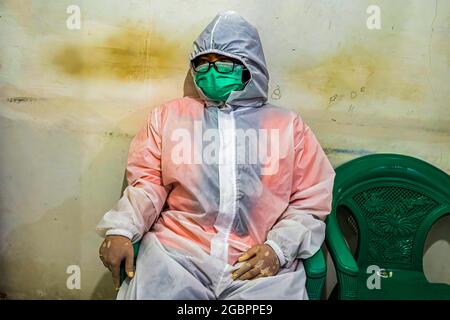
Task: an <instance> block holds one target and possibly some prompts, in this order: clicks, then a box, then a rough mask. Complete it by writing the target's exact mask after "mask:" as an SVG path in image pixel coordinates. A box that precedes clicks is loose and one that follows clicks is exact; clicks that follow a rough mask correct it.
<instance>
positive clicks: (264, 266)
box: [231, 244, 280, 280]
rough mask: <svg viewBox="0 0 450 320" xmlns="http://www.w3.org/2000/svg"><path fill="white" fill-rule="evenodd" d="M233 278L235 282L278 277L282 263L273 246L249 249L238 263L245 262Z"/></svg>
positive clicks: (264, 245) (257, 246)
mask: <svg viewBox="0 0 450 320" xmlns="http://www.w3.org/2000/svg"><path fill="white" fill-rule="evenodd" d="M243 261H246V262H245V263H243V264H242V265H241V266H240V268H239V269H237V270H235V271H234V272H233V273H232V275H231V277H232V279H233V280H251V279H257V278H261V277H269V276H273V275H276V274H277V273H278V271H279V270H280V261H279V260H278V256H277V254H276V253H275V251H274V250H273V249H272V247H271V246H269V245H267V244H258V245H256V246H253V247H251V248H250V249H248V250H247V251H246V252H244V254H243V255H242V256H240V257H239V259H238V262H243Z"/></svg>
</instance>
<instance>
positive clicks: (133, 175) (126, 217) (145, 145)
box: [96, 108, 170, 243]
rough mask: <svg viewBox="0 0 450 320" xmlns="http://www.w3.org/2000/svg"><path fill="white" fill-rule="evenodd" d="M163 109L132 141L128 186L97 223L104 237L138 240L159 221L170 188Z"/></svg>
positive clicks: (156, 110)
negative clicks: (166, 178)
mask: <svg viewBox="0 0 450 320" xmlns="http://www.w3.org/2000/svg"><path fill="white" fill-rule="evenodd" d="M161 120H162V116H161V111H160V108H156V109H154V110H153V111H152V112H151V113H150V115H149V117H148V119H147V123H146V125H145V126H144V127H143V128H142V129H141V130H140V131H139V132H138V133H137V134H136V136H135V137H134V138H133V140H132V141H131V144H130V148H129V152H128V161H127V168H126V176H127V181H128V186H127V187H126V188H125V190H124V192H123V196H122V197H121V198H120V200H119V201H118V202H117V203H116V205H115V206H114V207H113V208H112V209H111V210H109V211H108V212H106V213H105V215H104V216H103V218H102V219H101V221H100V222H99V224H98V225H97V229H96V230H97V233H98V234H99V235H100V236H102V237H105V236H108V235H122V236H125V237H127V238H129V239H130V240H131V241H132V242H133V243H134V242H136V241H139V240H140V239H141V238H142V236H143V235H144V233H146V232H147V231H149V229H150V228H151V227H152V225H153V223H154V222H155V221H156V220H157V218H158V216H159V214H160V213H161V210H162V208H163V206H164V203H165V201H166V198H167V195H168V193H169V191H170V188H169V187H168V186H164V185H163V182H162V176H161V142H162V141H161V127H162V124H161Z"/></svg>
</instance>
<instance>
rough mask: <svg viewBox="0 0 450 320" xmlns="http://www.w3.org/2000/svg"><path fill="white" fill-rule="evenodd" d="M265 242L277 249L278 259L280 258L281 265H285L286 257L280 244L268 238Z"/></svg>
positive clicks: (274, 249)
mask: <svg viewBox="0 0 450 320" xmlns="http://www.w3.org/2000/svg"><path fill="white" fill-rule="evenodd" d="M264 243H265V244H267V245H269V246H270V247H271V248H272V249H273V251H275V253H276V254H277V256H278V260H280V266H281V267H282V266H284V264H285V263H286V258H285V257H284V253H283V251H282V250H281V248H280V246H279V245H278V244H276V242H274V241H272V240H267V241H266V242H264Z"/></svg>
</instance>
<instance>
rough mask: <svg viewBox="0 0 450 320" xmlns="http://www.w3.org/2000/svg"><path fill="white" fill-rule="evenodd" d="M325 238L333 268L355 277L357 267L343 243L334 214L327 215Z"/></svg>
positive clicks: (357, 271) (357, 270)
mask: <svg viewBox="0 0 450 320" xmlns="http://www.w3.org/2000/svg"><path fill="white" fill-rule="evenodd" d="M325 239H326V244H327V247H328V249H329V251H330V254H331V257H332V258H333V262H334V263H335V268H336V269H337V270H338V271H340V272H343V273H345V274H347V275H349V276H353V277H356V276H357V275H358V273H359V267H358V264H357V263H356V261H355V259H354V258H353V255H352V254H351V252H350V249H349V248H348V246H347V244H346V243H345V240H344V237H343V235H342V233H341V230H340V229H339V226H338V224H337V219H336V215H335V214H332V215H329V216H328V218H327V229H326V238H325Z"/></svg>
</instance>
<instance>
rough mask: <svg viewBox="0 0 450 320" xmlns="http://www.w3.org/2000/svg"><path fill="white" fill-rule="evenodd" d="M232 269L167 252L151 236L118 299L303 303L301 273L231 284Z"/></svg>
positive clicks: (286, 272) (209, 260) (207, 259)
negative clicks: (267, 300)
mask: <svg viewBox="0 0 450 320" xmlns="http://www.w3.org/2000/svg"><path fill="white" fill-rule="evenodd" d="M234 269H236V267H233V266H230V265H228V264H226V263H223V262H219V263H218V261H217V259H214V258H212V257H210V256H209V255H207V254H206V253H205V254H204V256H203V257H198V258H193V259H190V258H189V257H188V256H186V255H184V254H177V252H176V250H167V249H166V248H164V246H163V245H162V244H161V243H160V242H159V240H158V239H157V237H156V236H155V235H154V234H151V233H147V234H146V236H145V237H144V239H143V241H142V242H141V247H140V250H139V256H138V259H137V265H136V272H135V276H134V278H133V279H131V280H126V281H124V283H123V284H122V286H121V288H120V291H119V294H118V296H117V298H118V299H150V300H153V299H155V300H159V299H167V300H177V299H179V300H184V299H186V300H189V299H194V300H211V299H224V300H226V299H239V300H252V299H253V300H258V299H269V300H271V299H307V295H306V289H305V279H306V276H305V272H304V269H303V267H302V266H299V267H298V268H297V269H296V270H287V269H282V271H281V272H280V273H279V274H277V275H275V276H271V277H266V278H259V279H256V280H245V281H240V280H237V281H233V280H232V279H231V271H232V270H234Z"/></svg>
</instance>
